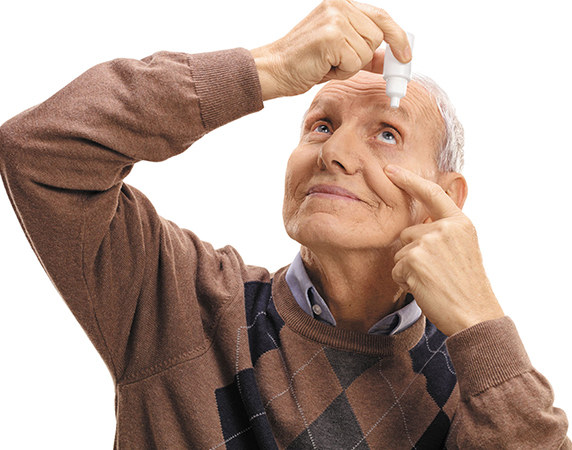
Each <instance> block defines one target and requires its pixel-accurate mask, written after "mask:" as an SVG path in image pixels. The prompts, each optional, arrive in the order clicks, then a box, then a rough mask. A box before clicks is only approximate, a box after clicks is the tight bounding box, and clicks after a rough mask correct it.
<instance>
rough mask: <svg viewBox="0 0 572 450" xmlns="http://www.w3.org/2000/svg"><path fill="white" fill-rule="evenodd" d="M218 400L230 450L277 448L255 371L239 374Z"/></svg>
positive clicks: (217, 394)
mask: <svg viewBox="0 0 572 450" xmlns="http://www.w3.org/2000/svg"><path fill="white" fill-rule="evenodd" d="M246 393H247V394H246ZM215 396H216V402H217V407H218V412H219V417H220V424H221V427H222V434H223V436H224V439H225V442H224V443H225V444H226V448H227V449H245V448H258V447H262V448H265V449H272V448H276V444H275V441H274V436H273V435H272V431H271V428H270V423H269V422H268V418H267V417H266V413H265V411H264V406H263V405H262V400H261V399H260V395H259V390H258V386H257V383H256V380H255V378H254V370H253V369H247V370H243V371H241V372H239V373H238V374H237V375H236V376H235V377H234V381H233V382H232V383H231V384H229V385H228V386H225V387H224V388H219V389H217V390H216V391H215Z"/></svg>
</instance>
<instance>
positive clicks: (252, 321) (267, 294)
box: [244, 281, 284, 365]
mask: <svg viewBox="0 0 572 450" xmlns="http://www.w3.org/2000/svg"><path fill="white" fill-rule="evenodd" d="M271 291H272V285H271V284H270V283H261V282H258V281H252V282H249V283H245V284H244V306H245V311H246V323H247V325H248V327H247V328H248V341H249V343H250V357H251V358H252V365H255V364H256V361H258V358H260V356H261V355H263V354H264V353H266V352H267V351H269V350H272V349H275V348H278V347H280V330H281V329H282V327H283V326H284V321H283V320H282V317H280V316H279V315H278V311H276V307H275V306H274V302H273V301H272V296H271Z"/></svg>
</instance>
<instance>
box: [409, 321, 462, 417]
mask: <svg viewBox="0 0 572 450" xmlns="http://www.w3.org/2000/svg"><path fill="white" fill-rule="evenodd" d="M446 338H447V336H445V335H444V334H443V333H441V332H440V331H439V330H438V329H437V328H436V327H435V325H433V324H432V323H431V322H429V321H427V326H426V327H425V336H423V337H422V338H421V340H420V341H419V342H418V343H417V345H416V346H415V347H413V348H412V349H411V350H410V351H409V354H410V356H411V362H412V364H413V370H414V371H415V372H416V373H422V374H423V375H424V376H425V378H426V379H427V392H429V395H431V397H432V398H433V400H435V403H437V406H439V408H443V406H444V405H445V403H446V402H447V400H448V399H449V397H450V396H451V392H453V389H454V388H455V384H456V383H457V377H456V375H455V372H454V370H453V363H452V362H451V359H450V358H449V354H448V353H447V347H446V346H445V339H446Z"/></svg>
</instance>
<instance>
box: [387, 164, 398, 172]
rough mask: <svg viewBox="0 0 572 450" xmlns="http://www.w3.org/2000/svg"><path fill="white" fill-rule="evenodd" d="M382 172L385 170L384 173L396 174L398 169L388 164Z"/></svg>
mask: <svg viewBox="0 0 572 450" xmlns="http://www.w3.org/2000/svg"><path fill="white" fill-rule="evenodd" d="M384 170H385V173H389V174H396V173H397V172H398V171H399V168H398V167H397V166H394V165H392V164H388V165H387V166H385V168H384Z"/></svg>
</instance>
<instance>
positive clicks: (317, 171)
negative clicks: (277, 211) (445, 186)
mask: <svg viewBox="0 0 572 450" xmlns="http://www.w3.org/2000/svg"><path fill="white" fill-rule="evenodd" d="M442 133H443V121H442V118H441V116H440V114H439V111H438V110H437V106H436V105H435V102H434V101H433V100H432V99H431V98H430V97H429V94H428V93H427V92H426V91H425V89H424V88H422V87H421V86H420V85H418V84H416V83H414V82H411V83H409V86H408V88H407V95H406V96H405V97H404V98H403V99H401V103H400V106H399V108H397V109H392V108H390V106H389V98H388V97H387V96H386V95H385V82H384V81H383V78H382V77H381V75H376V74H371V73H368V72H360V73H358V74H357V75H355V76H354V77H352V78H350V79H349V80H345V81H335V82H330V83H328V84H327V85H326V86H325V87H324V88H323V89H322V90H321V91H320V92H318V94H317V95H316V97H315V99H314V101H313V102H312V105H311V107H310V109H309V111H308V113H307V115H306V118H305V120H304V124H303V130H302V136H301V139H300V143H299V145H298V147H296V149H295V150H294V151H293V152H292V155H291V156H290V159H289V161H288V166H287V169H286V186H285V195H284V207H283V217H284V224H285V227H286V231H287V233H288V235H289V236H290V237H291V238H293V239H295V240H296V241H298V242H300V243H301V244H302V245H304V246H306V247H308V248H310V249H316V250H317V249H318V248H320V247H322V248H324V249H326V250H327V249H334V248H336V249H346V250H358V249H359V250H365V249H381V248H386V247H388V246H390V245H391V244H393V243H394V242H395V241H396V239H398V237H399V234H400V233H401V231H402V230H404V229H405V228H407V227H408V226H411V225H413V224H415V223H420V222H422V221H423V220H424V219H425V218H426V214H425V213H424V211H423V209H422V208H420V207H419V208H417V207H412V200H411V197H409V196H408V195H407V194H405V193H404V192H403V191H402V190H400V189H399V188H397V187H396V186H395V185H394V184H393V183H392V182H391V181H390V180H389V179H388V178H387V176H386V175H385V173H384V171H383V168H384V167H385V166H386V165H387V164H390V163H392V164H396V165H399V166H402V167H405V168H407V169H409V170H412V171H414V172H416V173H418V174H420V175H422V176H424V177H425V178H428V179H431V180H433V181H436V177H437V173H438V172H437V166H436V162H435V156H436V149H437V148H438V146H439V143H440V142H441V139H442Z"/></svg>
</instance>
